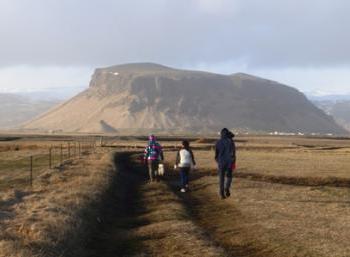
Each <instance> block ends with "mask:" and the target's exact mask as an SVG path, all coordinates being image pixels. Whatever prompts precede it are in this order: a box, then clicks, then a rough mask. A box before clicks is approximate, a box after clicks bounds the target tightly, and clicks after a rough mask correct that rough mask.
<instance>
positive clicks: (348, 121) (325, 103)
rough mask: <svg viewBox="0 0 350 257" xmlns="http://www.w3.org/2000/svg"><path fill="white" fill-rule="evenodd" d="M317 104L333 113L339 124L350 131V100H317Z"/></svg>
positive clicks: (327, 111) (330, 113)
mask: <svg viewBox="0 0 350 257" xmlns="http://www.w3.org/2000/svg"><path fill="white" fill-rule="evenodd" d="M315 104H316V105H317V106H318V107H319V108H321V109H322V110H324V111H325V112H326V113H328V114H329V115H332V116H333V117H334V119H335V120H336V122H337V123H338V124H339V125H341V126H343V127H344V128H346V129H347V130H348V131H350V100H337V101H334V100H322V101H320V100H319V101H315Z"/></svg>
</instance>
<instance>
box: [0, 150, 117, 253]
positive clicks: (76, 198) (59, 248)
mask: <svg viewBox="0 0 350 257" xmlns="http://www.w3.org/2000/svg"><path fill="white" fill-rule="evenodd" d="M110 158H111V156H110V154H108V153H103V152H100V153H98V154H95V155H91V156H89V157H87V158H84V159H83V160H75V161H73V162H72V163H71V164H70V165H69V166H67V167H64V170H62V171H47V172H46V173H44V174H42V175H41V176H40V177H39V178H38V179H37V180H35V184H34V187H33V188H34V189H33V190H28V189H26V190H14V191H3V192H1V193H0V199H1V200H0V206H1V212H0V226H1V230H0V256H4V257H5V256H6V257H9V256H13V257H19V256H21V257H22V256H23V257H24V256H60V255H61V254H63V253H64V252H65V251H67V250H70V251H72V249H76V250H77V251H78V250H79V245H80V244H81V243H82V241H83V240H84V239H85V237H86V236H87V235H88V232H89V231H90V230H91V229H92V228H91V227H90V226H93V224H94V223H95V218H96V214H97V213H98V208H97V207H96V208H93V205H94V204H95V205H96V206H98V205H99V201H100V200H101V198H102V196H103V195H104V193H105V190H106V189H107V188H108V185H109V183H110V178H111V175H112V173H111V172H112V171H113V168H112V166H111V165H112V161H111V160H110ZM89 222H91V224H89Z"/></svg>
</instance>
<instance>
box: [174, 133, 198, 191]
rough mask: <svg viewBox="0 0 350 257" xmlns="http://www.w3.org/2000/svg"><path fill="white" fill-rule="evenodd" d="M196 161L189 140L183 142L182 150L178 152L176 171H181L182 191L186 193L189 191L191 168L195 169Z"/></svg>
mask: <svg viewBox="0 0 350 257" xmlns="http://www.w3.org/2000/svg"><path fill="white" fill-rule="evenodd" d="M195 165H196V161H195V160H194V155H193V152H192V150H191V148H190V142H189V141H187V140H184V141H182V148H181V149H180V150H179V151H178V152H177V155H176V162H175V167H174V168H175V169H176V168H177V167H179V169H180V185H181V189H180V191H181V192H182V193H185V192H186V191H187V190H188V186H189V185H188V183H189V173H190V170H191V167H195Z"/></svg>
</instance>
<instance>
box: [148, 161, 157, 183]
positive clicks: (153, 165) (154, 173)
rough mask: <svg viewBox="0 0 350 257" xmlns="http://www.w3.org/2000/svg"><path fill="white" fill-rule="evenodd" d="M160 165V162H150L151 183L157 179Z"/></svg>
mask: <svg viewBox="0 0 350 257" xmlns="http://www.w3.org/2000/svg"><path fill="white" fill-rule="evenodd" d="M158 163H159V162H158V160H148V175H149V179H150V180H151V181H153V180H154V179H155V178H156V177H157V173H158V172H157V171H158Z"/></svg>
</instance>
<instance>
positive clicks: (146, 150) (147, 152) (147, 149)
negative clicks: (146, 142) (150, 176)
mask: <svg viewBox="0 0 350 257" xmlns="http://www.w3.org/2000/svg"><path fill="white" fill-rule="evenodd" d="M148 155H149V147H148V146H146V148H145V151H144V153H143V160H144V162H147V159H148Z"/></svg>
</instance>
